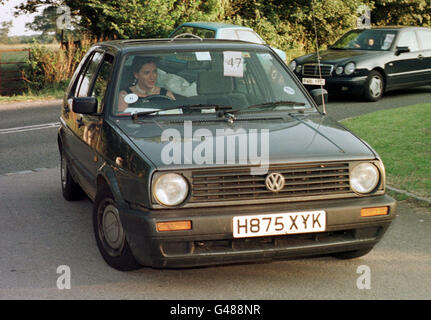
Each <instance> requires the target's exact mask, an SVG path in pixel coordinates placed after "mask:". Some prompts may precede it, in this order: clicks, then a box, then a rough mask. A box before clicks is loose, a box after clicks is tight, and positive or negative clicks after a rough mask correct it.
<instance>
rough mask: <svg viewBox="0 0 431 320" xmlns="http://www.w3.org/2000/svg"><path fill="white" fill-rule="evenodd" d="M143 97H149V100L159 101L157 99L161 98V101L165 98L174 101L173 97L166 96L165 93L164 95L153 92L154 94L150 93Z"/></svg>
mask: <svg viewBox="0 0 431 320" xmlns="http://www.w3.org/2000/svg"><path fill="white" fill-rule="evenodd" d="M143 99H144V100H145V99H147V100H149V101H157V100H159V101H163V100H169V101H173V99H172V98H170V97H168V96H165V95H162V94H153V95H150V96H146V97H144V98H143Z"/></svg>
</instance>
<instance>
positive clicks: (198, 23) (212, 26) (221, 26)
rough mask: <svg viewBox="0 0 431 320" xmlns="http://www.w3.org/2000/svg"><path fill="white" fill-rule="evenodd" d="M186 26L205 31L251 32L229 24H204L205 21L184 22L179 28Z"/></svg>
mask: <svg viewBox="0 0 431 320" xmlns="http://www.w3.org/2000/svg"><path fill="white" fill-rule="evenodd" d="M183 26H188V27H198V28H205V29H212V30H217V29H233V28H234V29H247V30H252V29H251V28H249V27H243V26H238V25H235V24H229V23H222V22H206V21H195V22H185V23H183V24H181V25H180V26H179V27H183Z"/></svg>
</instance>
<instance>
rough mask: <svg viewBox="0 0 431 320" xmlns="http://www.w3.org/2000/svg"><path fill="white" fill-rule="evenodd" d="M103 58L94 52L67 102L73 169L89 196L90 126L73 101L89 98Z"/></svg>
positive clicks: (98, 52) (100, 53)
mask: <svg viewBox="0 0 431 320" xmlns="http://www.w3.org/2000/svg"><path fill="white" fill-rule="evenodd" d="M102 58H103V51H93V52H92V54H91V55H90V56H89V58H88V60H87V62H86V64H85V66H84V67H83V68H82V70H81V72H80V73H79V75H78V77H77V78H76V83H75V84H74V85H73V87H72V90H70V92H69V94H68V97H67V101H68V105H69V108H70V116H69V118H68V127H69V128H70V130H71V133H72V137H71V139H69V140H70V144H69V145H70V150H71V153H72V154H73V167H74V169H75V172H76V175H77V178H78V180H79V182H80V185H81V187H82V188H83V189H85V191H86V192H87V194H90V193H91V190H92V188H91V174H90V172H91V170H90V168H88V167H87V166H86V164H87V161H85V158H86V157H87V152H88V150H87V149H88V144H87V143H86V142H85V139H84V133H85V131H86V128H87V127H88V124H86V121H85V120H86V118H87V117H85V116H84V115H82V114H79V113H75V112H74V111H73V109H72V101H73V98H75V97H87V96H88V93H89V90H90V88H91V84H92V81H93V78H94V75H95V74H96V72H97V69H98V67H99V64H100V63H101V61H102Z"/></svg>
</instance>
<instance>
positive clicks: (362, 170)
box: [350, 162, 380, 193]
mask: <svg viewBox="0 0 431 320" xmlns="http://www.w3.org/2000/svg"><path fill="white" fill-rule="evenodd" d="M379 179H380V174H379V170H378V169H377V168H376V166H375V165H373V164H372V163H368V162H363V163H360V164H358V165H357V166H355V167H354V168H353V169H352V171H351V172H350V186H351V188H352V189H353V191H355V192H358V193H369V192H371V191H373V190H374V188H375V187H376V186H377V184H378V183H379Z"/></svg>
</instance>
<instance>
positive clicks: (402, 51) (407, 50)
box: [395, 47, 410, 56]
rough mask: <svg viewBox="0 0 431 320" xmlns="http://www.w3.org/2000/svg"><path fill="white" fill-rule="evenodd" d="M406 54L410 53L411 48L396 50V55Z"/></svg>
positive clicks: (398, 48)
mask: <svg viewBox="0 0 431 320" xmlns="http://www.w3.org/2000/svg"><path fill="white" fill-rule="evenodd" d="M406 52H410V48H409V47H397V48H396V49H395V55H396V56H399V55H400V54H401V53H406Z"/></svg>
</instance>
